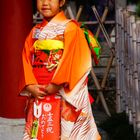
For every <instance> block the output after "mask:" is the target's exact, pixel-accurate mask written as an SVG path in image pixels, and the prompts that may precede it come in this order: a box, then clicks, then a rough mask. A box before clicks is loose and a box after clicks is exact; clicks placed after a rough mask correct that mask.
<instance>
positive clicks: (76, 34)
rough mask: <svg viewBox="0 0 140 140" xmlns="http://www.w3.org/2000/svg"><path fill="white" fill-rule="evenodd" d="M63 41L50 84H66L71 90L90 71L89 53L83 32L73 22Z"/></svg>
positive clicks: (68, 26) (68, 27)
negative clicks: (60, 56)
mask: <svg viewBox="0 0 140 140" xmlns="http://www.w3.org/2000/svg"><path fill="white" fill-rule="evenodd" d="M64 40H65V41H64V45H65V46H64V52H63V56H62V59H61V61H60V63H59V65H58V68H57V70H56V72H55V74H54V77H53V79H52V81H51V82H52V83H55V84H58V85H59V84H64V83H66V84H67V85H68V89H69V90H72V89H73V88H74V86H75V85H76V84H77V83H78V81H79V80H80V79H81V78H82V77H83V76H84V74H85V73H86V72H88V71H89V70H90V69H91V53H90V50H89V47H88V43H87V41H86V39H85V36H84V33H83V31H82V30H81V29H80V27H79V26H78V25H77V24H75V23H74V22H70V23H69V24H68V25H67V28H66V30H65V34H64Z"/></svg>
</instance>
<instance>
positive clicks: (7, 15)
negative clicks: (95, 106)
mask: <svg viewBox="0 0 140 140" xmlns="http://www.w3.org/2000/svg"><path fill="white" fill-rule="evenodd" d="M0 17H1V19H2V21H1V22H0V38H1V39H0V47H1V51H0V53H1V55H0V60H1V69H0V116H1V117H6V118H22V117H24V107H25V104H24V103H25V100H23V99H21V97H18V82H19V77H20V72H21V51H22V48H23V45H24V41H25V37H26V36H27V34H28V33H29V31H30V29H31V27H32V1H31V0H18V1H17V0H13V1H12V2H10V3H9V0H1V8H0Z"/></svg>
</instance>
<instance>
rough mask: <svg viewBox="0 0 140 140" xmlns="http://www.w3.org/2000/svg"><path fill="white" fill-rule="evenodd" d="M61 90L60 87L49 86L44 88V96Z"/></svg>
mask: <svg viewBox="0 0 140 140" xmlns="http://www.w3.org/2000/svg"><path fill="white" fill-rule="evenodd" d="M61 88H62V85H55V84H49V85H47V86H46V87H45V92H46V94H54V93H57V92H58V91H59V90H60V89H61Z"/></svg>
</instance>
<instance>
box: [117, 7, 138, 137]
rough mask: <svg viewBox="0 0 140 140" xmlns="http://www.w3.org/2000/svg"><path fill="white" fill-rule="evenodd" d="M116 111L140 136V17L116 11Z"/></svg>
mask: <svg viewBox="0 0 140 140" xmlns="http://www.w3.org/2000/svg"><path fill="white" fill-rule="evenodd" d="M115 51H116V52H115V54H116V89H117V92H116V104H117V106H116V110H117V112H122V111H125V112H126V113H127V115H128V117H129V122H130V124H133V126H134V132H135V133H136V134H137V138H138V139H140V18H139V17H137V16H136V15H135V13H134V12H132V11H129V10H127V9H121V8H120V9H117V10H116V46H115Z"/></svg>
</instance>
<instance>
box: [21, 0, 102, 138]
mask: <svg viewBox="0 0 140 140" xmlns="http://www.w3.org/2000/svg"><path fill="white" fill-rule="evenodd" d="M64 3H65V0H37V9H38V11H39V12H40V13H41V14H42V15H43V16H44V20H43V22H42V23H40V24H37V25H36V26H35V27H33V29H32V30H31V32H30V34H29V35H28V37H27V39H26V41H25V47H24V49H23V55H22V56H23V70H24V74H23V78H22V80H21V86H20V89H21V91H22V92H21V94H22V95H25V93H26V94H27V95H28V97H29V103H28V109H27V110H28V112H27V118H26V127H25V134H24V138H23V140H31V139H36V140H60V139H61V140H100V139H101V138H100V136H99V133H98V131H97V128H96V124H95V122H94V118H93V116H92V110H91V106H90V102H89V97H88V89H87V82H86V78H87V76H88V74H89V72H90V69H91V54H90V50H89V48H88V44H87V41H86V39H85V36H84V34H83V31H82V30H81V29H80V28H79V26H78V24H77V23H76V22H75V21H72V20H69V19H67V18H66V17H65V15H64V12H63V11H61V7H62V6H63V5H64Z"/></svg>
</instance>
